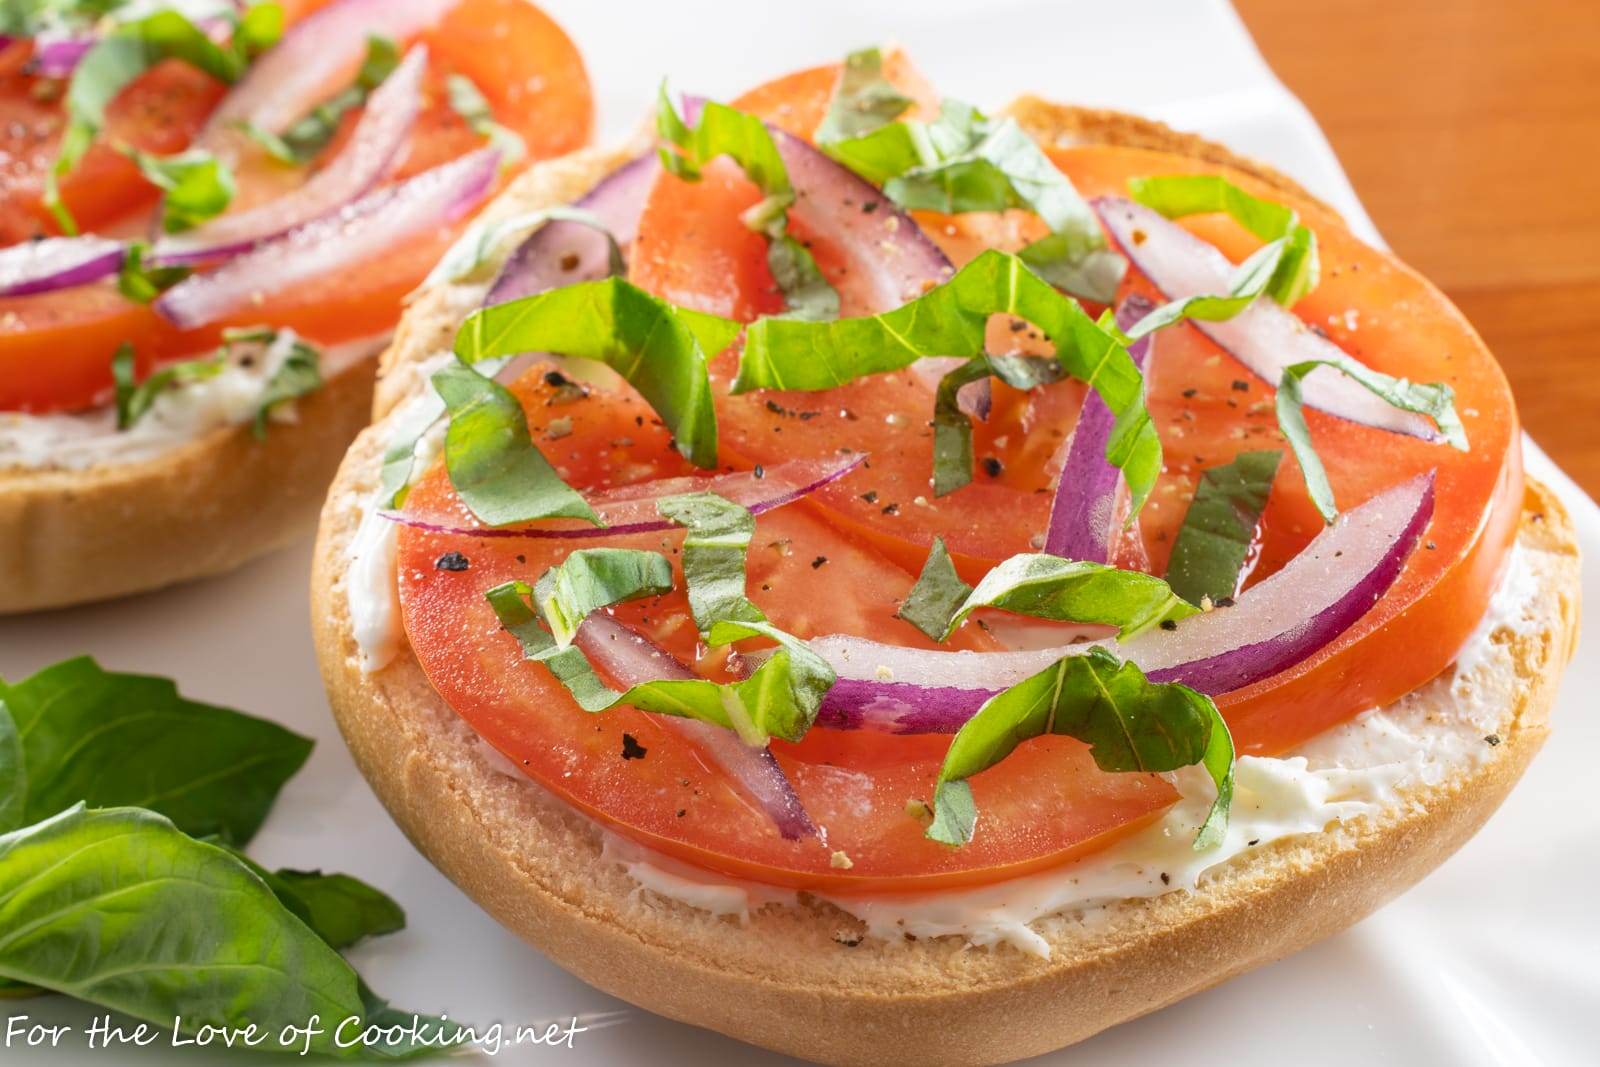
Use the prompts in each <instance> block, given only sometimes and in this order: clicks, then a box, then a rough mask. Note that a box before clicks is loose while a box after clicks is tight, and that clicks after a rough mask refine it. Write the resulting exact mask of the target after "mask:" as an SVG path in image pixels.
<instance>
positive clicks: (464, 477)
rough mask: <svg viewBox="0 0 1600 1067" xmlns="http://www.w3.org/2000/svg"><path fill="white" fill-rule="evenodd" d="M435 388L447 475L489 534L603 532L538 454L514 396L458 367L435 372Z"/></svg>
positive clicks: (595, 518)
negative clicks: (557, 524)
mask: <svg viewBox="0 0 1600 1067" xmlns="http://www.w3.org/2000/svg"><path fill="white" fill-rule="evenodd" d="M534 299H538V298H537V297H535V298H534ZM508 306H509V305H508ZM491 310H497V309H491ZM471 322H472V320H468V325H469V326H470V325H471ZM466 334H467V330H465V329H464V330H463V331H462V336H466ZM458 347H459V341H458ZM529 347H538V346H529ZM432 381H433V388H434V390H435V391H436V392H437V393H438V394H439V396H440V398H442V399H443V400H444V403H445V409H446V410H447V411H448V412H449V415H450V426H449V429H447V430H446V431H445V439H444V461H445V469H446V471H448V472H449V475H450V484H451V485H453V486H454V487H455V490H456V492H457V493H458V494H460V496H461V500H462V502H463V503H465V504H466V505H467V507H468V509H469V510H471V512H472V513H473V514H474V515H476V516H477V517H478V518H479V519H481V520H483V521H484V522H486V523H488V524H489V525H490V526H511V525H514V524H516V523H519V522H531V521H533V520H534V519H551V518H568V519H585V520H587V521H589V522H592V523H594V524H595V525H596V526H599V525H601V522H600V518H599V516H597V515H596V514H595V513H594V509H592V508H591V507H589V505H588V504H587V503H586V502H585V501H584V499H583V497H581V496H579V495H578V493H577V492H576V491H575V490H574V489H573V488H572V487H571V486H569V485H567V483H566V482H563V481H562V480H561V476H560V475H558V474H557V473H556V471H555V468H554V467H552V466H551V465H550V461H549V460H547V459H545V458H544V453H542V452H540V451H539V449H538V448H537V447H535V445H534V443H533V437H532V435H531V434H529V432H528V419H527V415H526V414H525V413H524V412H523V410H522V405H521V404H520V403H519V402H518V401H517V398H516V397H515V396H513V395H512V393H511V390H509V389H507V388H506V387H505V386H503V385H501V384H500V383H499V382H497V381H495V380H494V379H493V378H486V377H484V376H483V375H481V374H479V373H478V372H477V371H475V370H473V369H472V368H471V367H468V366H466V365H465V364H463V363H461V362H459V361H457V362H454V363H451V364H448V365H446V366H445V367H443V368H441V369H440V370H438V371H436V372H435V373H434V375H433V379H432Z"/></svg>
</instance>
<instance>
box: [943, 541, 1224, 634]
mask: <svg viewBox="0 0 1600 1067" xmlns="http://www.w3.org/2000/svg"><path fill="white" fill-rule="evenodd" d="M978 608H999V609H1001V610H1002V611H1010V612H1014V613H1016V614H1018V615H1027V616H1030V617H1032V618H1035V619H1049V620H1051V621H1052V622H1079V623H1094V624H1098V625H1101V626H1115V627H1117V629H1118V634H1117V637H1118V638H1119V639H1120V640H1123V641H1126V640H1128V639H1130V638H1133V637H1136V636H1138V635H1139V634H1141V633H1143V632H1145V631H1146V630H1149V629H1151V628H1152V627H1155V626H1159V625H1161V624H1162V623H1165V622H1175V621H1177V620H1178V619H1185V618H1188V617H1189V616H1190V615H1194V614H1196V613H1198V611H1199V610H1200V609H1198V608H1196V607H1195V606H1194V605H1192V604H1188V603H1185V602H1184V601H1183V599H1182V598H1180V597H1179V596H1178V595H1177V594H1176V593H1174V592H1173V591H1172V589H1171V587H1170V586H1168V585H1167V583H1166V582H1164V581H1162V580H1161V579H1160V578H1157V577H1155V576H1153V575H1149V574H1145V573H1144V572H1142V571H1125V570H1120V569H1119V568H1116V567H1111V566H1107V565H1106V564H1104V563H1091V562H1089V561H1087V560H1069V559H1062V558H1061V557H1060V556H1051V555H1047V554H1045V553H1042V552H1040V553H1029V554H1025V555H1020V556H1012V557H1011V558H1010V559H1007V560H1004V561H1003V562H1001V563H1000V564H999V565H998V566H996V567H995V568H993V569H992V570H990V571H989V573H988V574H985V575H984V576H983V580H982V581H980V582H979V583H978V586H977V588H976V589H974V590H973V591H972V592H971V593H970V594H968V596H967V598H966V600H965V601H963V602H962V603H961V604H960V606H959V607H957V609H956V611H955V614H954V615H952V616H951V617H950V619H949V621H948V622H947V623H946V624H945V627H944V631H943V632H942V633H941V634H940V640H947V639H948V638H949V636H950V635H951V634H952V633H953V632H954V631H955V628H956V627H957V626H959V625H961V623H962V622H963V621H964V620H965V619H966V617H967V616H968V615H970V614H972V612H973V611H975V610H977V609H978Z"/></svg>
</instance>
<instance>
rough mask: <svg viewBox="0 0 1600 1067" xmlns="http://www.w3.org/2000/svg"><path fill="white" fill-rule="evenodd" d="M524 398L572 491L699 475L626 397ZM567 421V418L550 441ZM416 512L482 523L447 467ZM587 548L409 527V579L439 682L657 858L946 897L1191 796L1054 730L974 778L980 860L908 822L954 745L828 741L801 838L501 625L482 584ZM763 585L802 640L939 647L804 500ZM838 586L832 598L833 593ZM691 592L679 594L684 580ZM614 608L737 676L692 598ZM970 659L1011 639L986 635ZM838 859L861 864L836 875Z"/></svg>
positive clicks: (529, 760) (790, 510)
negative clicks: (785, 832)
mask: <svg viewBox="0 0 1600 1067" xmlns="http://www.w3.org/2000/svg"><path fill="white" fill-rule="evenodd" d="M515 389H516V391H517V392H518V394H519V395H520V396H521V398H522V401H523V405H524V408H525V409H526V411H527V413H528V418H529V425H530V427H531V428H532V430H533V432H534V435H535V439H536V440H540V442H541V445H542V447H544V448H545V450H546V453H547V454H548V455H549V456H550V458H551V461H552V462H553V463H555V464H557V466H558V468H559V469H560V471H561V473H562V476H563V477H565V478H567V479H568V480H569V481H570V482H571V483H572V484H574V485H577V486H582V487H585V488H600V487H603V486H605V485H613V484H624V483H626V482H637V481H643V480H649V479H652V478H658V477H673V476H677V475H681V474H684V473H686V472H687V468H686V467H685V464H684V461H683V460H682V459H681V458H679V457H678V455H677V453H676V452H674V451H673V450H672V448H671V444H670V440H669V438H668V437H667V434H666V433H665V431H663V430H662V429H661V428H660V427H659V426H657V425H655V424H654V423H653V422H652V421H651V415H652V413H651V411H650V409H649V408H648V407H647V406H646V405H645V404H644V403H643V402H642V401H641V400H640V399H639V398H638V397H637V396H636V395H634V394H633V393H632V391H631V390H629V389H627V388H626V387H619V388H617V389H615V390H597V391H596V392H595V393H594V394H592V395H591V396H590V397H589V398H588V399H586V400H583V401H578V402H576V403H569V404H554V403H553V401H555V400H556V398H557V396H556V393H555V392H554V390H552V389H551V387H550V386H549V385H548V384H547V383H546V382H545V380H544V368H535V369H534V370H532V371H530V372H529V373H528V374H526V375H525V376H524V377H523V378H522V379H521V380H520V381H519V382H518V383H517V385H516V386H515ZM557 418H560V419H563V420H566V421H565V423H564V424H563V428H562V436H561V437H560V438H559V439H558V440H554V441H551V440H548V439H547V438H548V435H549V427H550V424H551V422H552V420H554V419H557ZM641 420H642V424H641ZM857 477H859V475H858V476H857ZM847 480H848V479H847ZM406 506H407V510H408V511H413V512H417V513H420V514H424V515H427V516H428V517H429V518H430V519H444V520H445V521H446V522H452V523H454V524H456V525H460V524H463V523H466V524H470V523H471V521H472V520H471V516H470V515H469V514H468V513H467V512H466V511H465V509H464V508H463V507H462V505H461V504H460V502H459V500H458V498H457V497H456V496H455V494H454V492H453V491H452V490H451V488H450V485H449V479H448V477H447V476H446V474H445V472H444V470H443V469H442V467H441V466H436V467H435V468H434V469H432V470H431V471H429V472H428V473H427V474H426V475H425V476H424V477H423V478H421V479H420V480H419V482H418V484H417V485H416V487H415V488H414V489H413V490H412V492H411V495H410V497H409V499H408V501H407V505H406ZM681 542H682V535H681V534H678V533H673V534H645V535H635V536H632V537H619V538H615V539H610V538H608V539H607V540H606V544H608V545H615V546H618V547H632V548H641V549H649V550H655V551H664V552H667V553H669V555H675V554H676V553H677V552H678V550H679V549H678V546H679V545H680V544H681ZM572 545H573V543H572V542H562V541H556V540H536V539H489V538H466V537H461V536H450V535H441V534H435V533H427V532H424V531H421V530H418V529H413V528H406V529H403V530H402V531H401V535H400V545H399V556H398V561H397V571H398V574H399V576H400V596H401V604H402V606H403V611H404V618H405V625H406V631H407V636H408V638H409V640H410V643H411V647H412V648H413V649H415V650H416V653H417V656H418V659H419V660H420V662H421V663H422V666H423V669H424V670H425V671H426V672H427V674H428V678H429V680H430V681H431V682H432V683H433V685H434V687H435V688H436V689H437V690H438V691H439V693H440V695H441V696H443V697H444V699H445V700H446V701H447V702H448V703H449V704H450V706H451V707H452V708H453V709H455V711H456V712H457V713H459V714H460V715H461V716H462V717H463V718H464V719H465V720H466V721H467V722H468V723H470V724H471V725H472V727H473V728H474V729H475V730H477V731H478V733H479V734H480V735H481V736H482V737H483V738H484V739H485V740H487V741H488V742H489V743H490V744H492V745H493V746H495V748H497V749H499V750H500V751H501V752H503V753H504V754H505V755H506V756H507V757H509V758H510V759H511V760H513V761H514V762H515V763H516V764H517V766H518V767H519V768H521V769H522V770H523V771H524V772H525V773H527V774H528V775H530V776H531V777H533V778H534V779H535V780H536V781H538V782H540V783H541V784H543V785H544V786H546V787H547V788H549V789H551V790H552V791H554V792H555V793H556V794H557V795H559V796H561V797H563V798H564V799H566V800H567V801H569V802H570V803H572V804H574V805H575V806H577V807H578V808H580V809H581V810H583V811H585V812H587V813H588V814H590V815H592V816H593V817H595V818H597V819H600V820H601V821H603V822H605V823H607V824H608V825H611V826H613V827H615V828H616V829H618V830H620V831H622V832H624V833H626V834H628V835H629V836H630V837H633V838H634V839H636V840H639V841H641V842H643V843H645V844H647V845H649V846H651V847H653V848H656V849H659V850H661V851H664V852H667V853H669V854H671V855H675V856H678V857H680V858H682V859H685V860H688V861H690V862H692V863H695V864H697V865H699V866H702V867H706V868H709V869H712V870H718V871H722V872H725V873H728V874H733V875H738V876H743V877H752V878H758V879H760V880H762V881H766V882H772V883H777V884H783V885H791V886H796V887H802V888H810V889H818V890H832V891H843V892H850V891H871V890H874V889H882V888H889V887H897V888H917V887H928V888H934V887H941V886H949V885H961V884H967V883H972V882H983V881H992V880H994V879H997V878H1005V877H1010V876H1014V875H1017V874H1021V873H1025V872H1027V871H1031V870H1034V869H1037V868H1039V867H1044V866H1049V865H1051V864H1055V863H1059V862H1061V861H1062V859H1064V858H1066V857H1068V856H1071V855H1074V854H1076V853H1078V852H1080V851H1084V850H1088V849H1092V848H1095V847H1099V846H1101V845H1102V844H1104V842H1105V841H1106V840H1107V839H1108V837H1109V836H1111V835H1115V834H1118V833H1124V832H1127V831H1128V830H1129V829H1131V828H1133V827H1135V826H1138V825H1142V824H1143V823H1144V822H1146V821H1148V820H1149V819H1152V818H1154V817H1155V816H1156V815H1158V814H1159V813H1160V812H1161V811H1162V810H1164V809H1165V808H1166V807H1167V806H1168V805H1170V804H1171V803H1172V801H1173V800H1174V799H1175V794H1174V792H1173V790H1172V787H1171V786H1169V785H1168V784H1167V783H1166V782H1165V781H1164V780H1162V779H1161V778H1159V777H1156V776H1153V775H1142V774H1101V773H1099V772H1097V771H1095V769H1094V766H1093V762H1092V761H1091V760H1090V758H1089V756H1088V753H1087V750H1086V748H1085V747H1084V746H1083V745H1080V744H1078V743H1077V742H1074V741H1071V740H1069V739H1066V738H1049V739H1046V740H1044V741H1043V742H1041V743H1038V744H1033V745H1030V746H1028V747H1027V748H1026V749H1025V750H1024V751H1021V752H1019V753H1017V754H1016V755H1014V756H1013V757H1012V758H1011V759H1009V760H1008V761H1007V762H1006V773H1005V774H1004V775H987V776H984V777H983V779H982V780H980V781H978V782H976V783H975V786H974V788H975V793H976V796H977V800H978V803H979V804H980V805H981V806H982V811H983V818H984V823H983V825H984V832H983V833H982V834H980V835H979V837H978V839H977V840H975V841H974V842H973V843H972V844H971V845H969V846H967V847H966V848H962V849H950V848H947V847H945V846H943V845H939V844H937V843H935V842H932V841H929V840H927V839H926V838H925V837H924V836H923V826H924V824H923V823H922V822H921V821H920V820H919V819H918V818H916V817H915V815H914V814H911V813H908V811H907V804H908V802H910V801H914V800H919V799H920V800H924V801H925V800H927V799H928V797H929V795H930V792H931V789H932V785H933V782H934V780H935V778H936V777H937V774H938V770H939V765H940V763H941V761H942V760H943V757H944V752H945V749H946V747H948V745H949V738H947V737H888V736H884V735H878V734H868V733H859V734H840V733H830V732H829V731H824V730H813V731H811V733H810V734H808V735H807V736H806V738H805V739H804V740H803V741H802V742H800V743H799V744H796V745H785V744H782V743H778V744H775V746H774V750H775V753H776V755H777V757H778V760H779V762H780V763H781V764H782V765H783V767H784V769H785V771H786V772H787V773H788V775H789V778H790V780H791V781H792V782H793V783H794V787H795V790H796V792H797V793H798V794H799V796H800V799H801V802H802V803H803V804H804V805H805V807H806V810H807V811H808V812H809V813H810V815H811V817H812V819H813V820H814V821H815V822H816V823H817V824H818V825H819V826H820V827H821V828H822V829H823V831H824V833H823V834H822V835H820V836H818V837H813V838H808V839H806V840H802V841H786V840H784V839H783V838H782V837H780V836H779V835H778V833H777V830H776V828H775V827H774V825H773V824H772V822H771V820H770V819H769V818H768V817H767V816H766V815H765V814H764V813H763V812H761V811H760V810H759V809H758V808H756V807H754V806H753V805H752V803H751V802H750V801H749V800H748V799H746V797H745V796H744V795H743V794H742V793H741V792H740V791H739V790H738V789H737V788H736V787H735V786H734V785H733V784H732V783H731V782H730V781H729V779H728V777H727V776H726V775H725V774H723V773H721V772H719V771H718V770H717V769H716V768H715V767H712V766H708V765H707V763H706V762H705V760H704V757H702V756H701V754H700V753H699V752H698V751H697V749H696V748H695V746H693V745H692V744H689V743H686V742H685V741H684V740H683V739H682V738H681V737H680V736H679V735H677V734H675V733H672V732H670V731H669V730H668V728H666V727H664V726H662V725H661V724H660V722H659V721H658V720H656V719H654V718H653V717H652V716H649V715H645V714H644V713H642V712H638V711H635V710H634V709H631V708H620V709H617V710H615V711H611V712H607V713H605V714H603V715H589V714H586V713H585V712H583V711H582V710H581V709H580V708H578V707H577V705H575V704H574V703H573V702H572V700H571V699H570V698H569V697H568V696H567V694H566V691H565V690H564V689H562V687H561V685H560V683H558V682H557V681H555V679H554V678H553V677H552V676H551V674H550V672H549V671H548V670H547V669H545V668H544V667H543V666H540V665H536V664H530V663H527V662H525V661H524V660H523V659H522V656H521V652H520V649H519V648H518V646H517V643H516V641H515V640H514V639H513V638H512V637H511V635H509V634H507V633H505V632H503V631H501V629H500V627H499V624H498V622H497V621H496V619H495V616H494V613H493V611H492V610H491V609H490V608H489V606H488V603H487V602H486V601H485V600H484V595H483V594H484V592H485V591H486V590H488V589H489V588H491V587H493V586H494V585H497V584H499V583H500V582H503V581H507V580H510V579H513V578H520V579H523V580H526V581H530V582H531V581H533V580H535V579H537V578H538V576H539V575H540V574H541V573H542V572H543V571H544V570H545V569H546V568H547V567H550V566H552V565H554V564H556V563H558V562H559V561H560V560H561V558H562V557H564V556H565V554H566V553H567V551H568V550H569V549H570V548H571V547H572ZM451 551H457V552H461V553H462V554H464V555H465V556H466V557H467V558H468V560H469V561H470V566H469V567H468V569H467V570H465V571H448V570H441V569H439V568H438V567H437V566H436V562H437V561H438V559H439V557H440V556H442V555H443V554H444V553H446V552H451ZM749 574H750V590H751V596H752V599H754V600H755V601H756V602H757V603H758V604H760V605H761V607H762V609H763V610H764V611H766V612H767V613H768V615H769V616H770V617H771V618H772V620H773V621H774V622H775V623H776V624H777V625H779V626H782V627H784V628H785V629H788V630H790V631H791V632H794V633H797V634H799V635H801V636H813V635H816V634H820V633H825V632H845V633H854V634H859V635H863V636H866V635H871V636H873V637H877V638H879V639H881V640H887V641H893V642H895V643H897V644H905V645H920V646H924V647H926V646H927V645H928V642H927V640H926V639H925V638H924V637H923V636H922V635H921V634H920V633H918V632H917V631H916V630H915V629H913V628H912V627H911V626H910V625H908V624H906V623H904V622H902V621H900V620H899V619H896V618H895V617H894V615H893V612H894V610H895V606H896V604H897V603H898V602H899V600H900V599H902V598H903V597H904V596H905V594H906V592H907V590H908V589H909V588H910V586H911V582H912V577H911V575H909V574H908V573H906V572H905V571H904V570H903V569H901V568H899V567H896V566H894V565H893V564H891V563H889V562H887V561H885V560H884V559H883V558H882V557H881V556H879V555H878V554H877V553H876V552H874V551H873V550H872V549H871V548H870V547H868V546H866V545H863V544H862V543H861V542H859V541H857V540H855V539H854V538H851V537H850V536H848V535H847V534H843V533H841V532H839V531H838V530H836V529H833V528H832V527H830V526H829V524H828V523H827V522H826V521H824V520H823V519H821V518H820V517H819V516H817V515H816V514H814V513H811V512H809V511H807V510H806V509H804V508H801V507H798V506H795V505H791V506H789V507H786V508H782V509H779V510H777V511H774V512H769V513H768V514H766V515H763V516H762V517H761V518H760V519H759V520H758V523H757V527H756V538H755V541H754V542H753V544H752V547H751V550H750V555H749ZM822 580H825V581H826V582H827V583H828V586H829V593H828V595H827V596H818V595H817V584H818V582H819V581H822ZM677 581H678V585H679V587H680V589H681V587H682V584H683V583H682V575H681V573H680V574H679V575H678V576H677ZM617 615H618V617H619V618H621V619H623V620H624V621H625V622H627V623H629V624H630V625H633V626H636V627H638V628H639V629H640V630H642V631H643V632H645V633H648V634H649V635H650V636H651V637H652V638H654V639H655V640H656V641H657V642H659V643H660V644H662V645H663V646H664V647H666V648H667V649H668V650H669V651H671V652H672V653H673V654H674V655H676V656H678V657H679V658H680V659H681V660H683V661H684V662H689V663H695V664H696V669H697V670H699V671H701V672H702V673H703V674H705V675H706V676H708V677H718V678H726V677H727V675H726V674H725V672H724V671H723V670H722V668H723V663H724V658H723V657H722V656H717V655H713V656H707V657H702V658H700V659H699V660H698V662H697V661H696V652H697V649H696V641H697V635H696V634H695V632H694V626H693V623H692V622H691V621H690V619H689V615H688V607H687V604H686V603H685V601H684V598H683V594H682V593H681V592H677V593H674V594H672V595H669V596H666V597H659V598H654V599H651V600H647V601H641V602H637V603H633V604H628V605H624V606H622V607H621V608H619V609H618V611H617ZM955 647H958V648H959V647H966V648H974V649H992V648H993V647H994V645H993V644H992V643H991V642H990V641H989V640H988V639H987V638H986V637H985V635H984V634H983V632H982V631H981V630H978V629H976V628H973V629H971V630H970V631H968V632H966V633H964V634H963V635H962V637H961V638H960V639H959V640H958V641H957V642H955ZM625 733H626V734H629V735H631V736H632V737H633V738H634V739H635V740H636V741H637V742H638V743H639V744H641V745H643V746H644V747H645V749H646V751H647V756H646V758H644V759H628V760H625V759H623V758H622V755H621V754H622V748H623V742H622V736H623V734H625ZM835 852H842V853H844V854H845V855H846V856H848V857H849V859H850V862H851V864H852V866H851V867H850V868H849V869H847V870H846V869H840V868H838V867H836V866H835V865H834V863H835V861H834V859H833V855H834V853H835Z"/></svg>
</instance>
